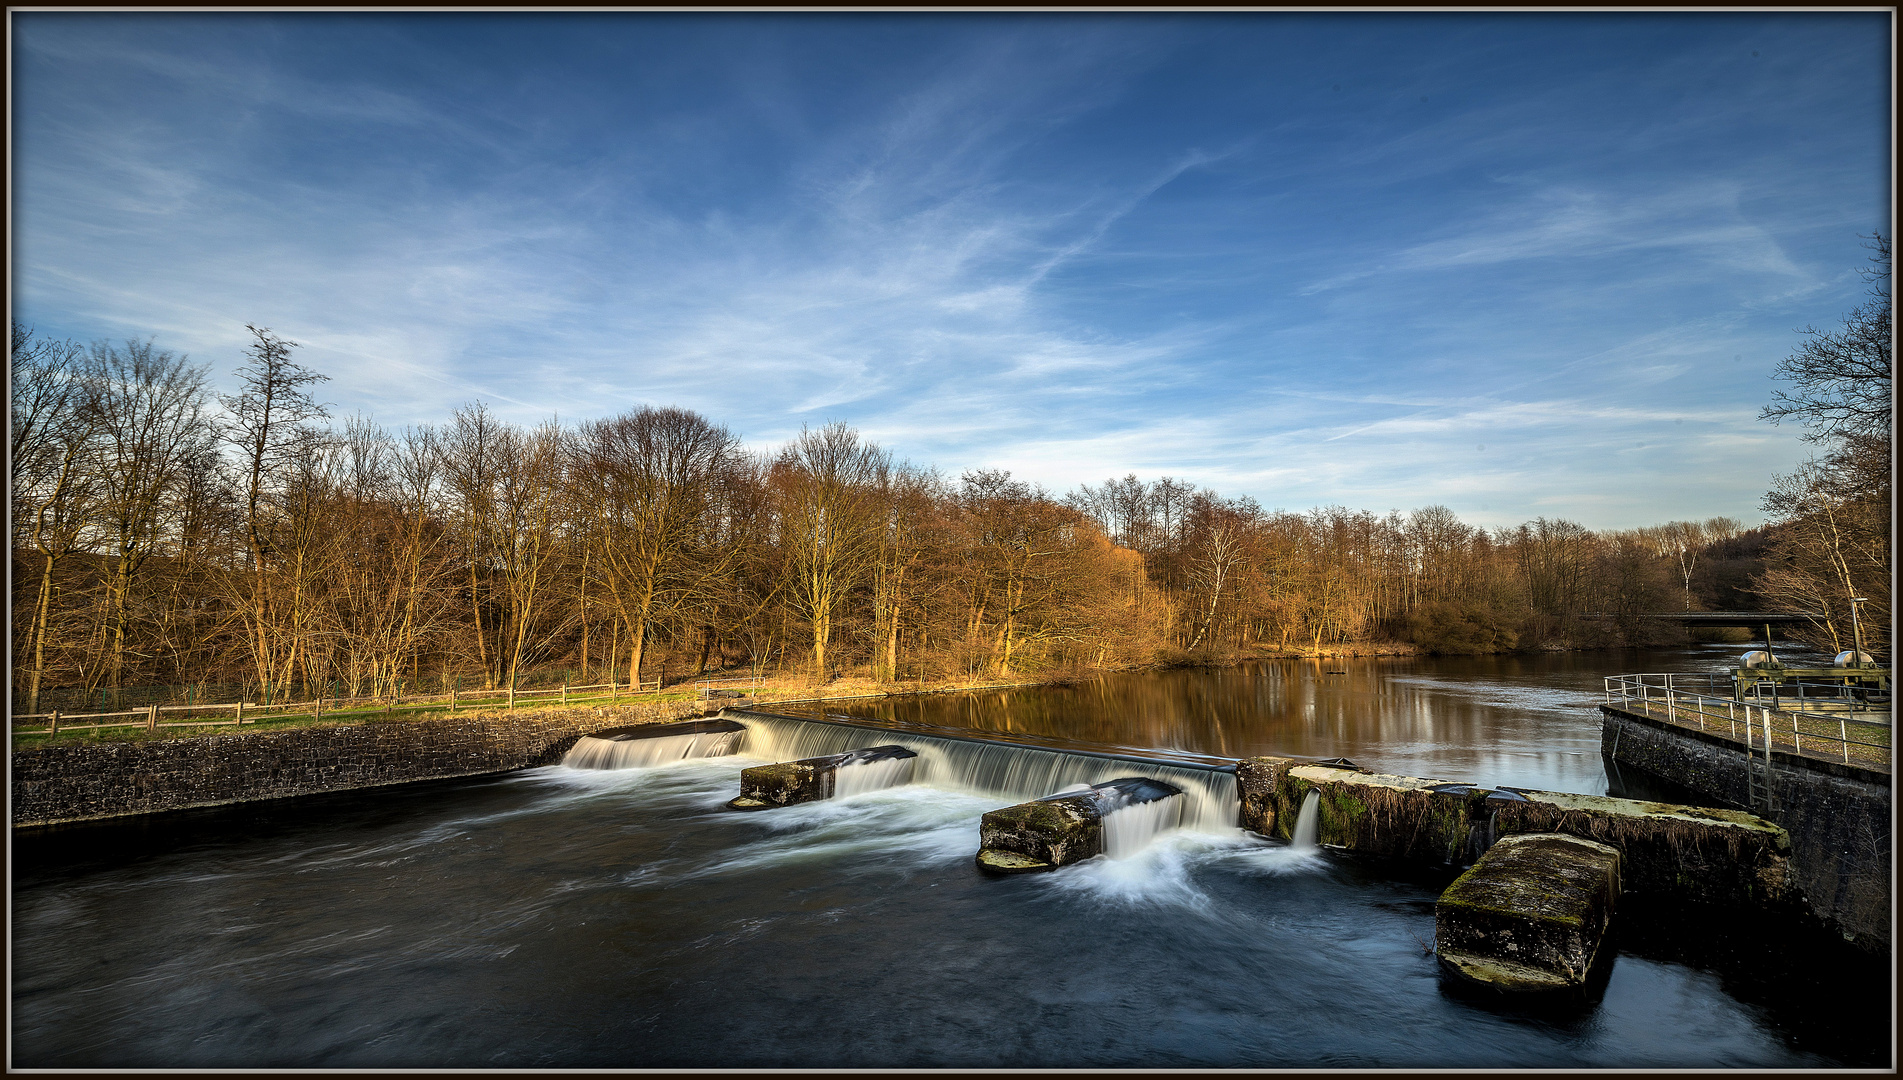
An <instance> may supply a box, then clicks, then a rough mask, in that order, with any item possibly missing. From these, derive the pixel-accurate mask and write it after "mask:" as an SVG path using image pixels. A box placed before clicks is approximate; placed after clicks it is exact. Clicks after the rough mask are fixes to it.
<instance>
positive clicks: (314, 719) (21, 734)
mask: <svg viewBox="0 0 1903 1080" xmlns="http://www.w3.org/2000/svg"><path fill="white" fill-rule="evenodd" d="M1051 681H1062V680H1038V682H1016V683H1004V684H996V683H985V684H971V683H915V682H905V683H880V682H875V681H873V680H870V679H856V678H846V679H839V680H836V681H834V682H832V683H828V684H826V685H824V686H815V685H810V684H805V683H800V682H792V681H789V682H785V683H778V684H769V685H764V686H761V687H759V688H758V689H757V690H754V691H753V694H752V697H751V698H750V700H751V701H752V702H753V703H754V704H756V705H763V706H764V705H771V704H773V703H775V702H795V701H813V700H831V699H836V698H837V699H850V698H866V697H888V696H893V695H906V694H921V693H923V694H932V693H957V692H965V691H972V690H983V689H987V688H993V689H995V688H1001V687H1004V686H1031V685H1038V683H1039V682H1051ZM700 700H701V698H700V692H699V691H698V690H696V689H695V688H694V687H692V686H689V685H683V686H679V687H670V688H669V689H666V690H662V691H660V692H658V693H656V692H653V691H650V692H647V693H642V694H628V693H621V694H612V695H611V694H608V693H593V692H591V693H589V694H588V695H586V696H583V695H581V694H570V695H569V696H568V702H567V703H566V704H565V705H564V704H563V703H562V702H561V701H560V700H558V699H557V698H555V697H553V696H552V695H547V694H540V693H538V694H536V695H535V696H528V695H521V694H518V696H517V700H516V706H515V709H514V710H513V711H514V712H518V713H520V712H529V711H534V712H538V713H540V712H547V711H550V710H560V709H564V708H566V709H600V708H610V707H616V706H629V707H633V706H645V705H655V704H664V705H679V704H685V703H690V702H700ZM732 703H733V701H732V699H719V698H716V699H710V700H708V701H706V702H705V705H706V707H707V710H708V711H710V712H712V711H716V710H718V709H720V708H721V707H722V706H723V705H727V704H732ZM246 708H247V715H246V716H245V718H244V724H243V725H242V726H240V725H238V724H234V723H233V722H232V719H233V718H232V715H231V714H230V713H226V714H225V715H224V716H223V717H214V718H209V719H206V720H205V721H204V722H203V723H195V722H188V721H186V720H182V719H171V720H168V719H165V716H166V714H164V713H161V714H160V725H161V726H160V727H159V728H158V730H156V731H147V730H146V729H145V727H144V726H143V725H142V724H141V725H140V726H136V727H134V726H128V727H106V728H86V727H69V726H67V725H68V724H71V723H75V722H79V723H83V722H84V717H83V715H82V716H78V717H72V718H69V719H66V720H63V721H62V722H61V725H60V730H59V733H58V734H57V735H52V734H49V733H48V732H47V731H46V730H45V726H46V725H45V721H40V720H34V721H28V722H27V723H28V724H29V725H31V726H30V727H28V728H25V729H16V730H15V731H14V732H13V733H12V734H13V747H14V749H16V750H23V749H32V748H35V747H41V746H48V745H52V744H54V743H58V744H60V745H68V744H72V743H112V742H151V741H160V740H165V739H189V738H200V737H203V736H207V735H238V734H250V733H252V732H256V731H292V730H296V729H299V728H311V727H348V726H351V725H356V724H390V723H413V722H416V721H420V720H438V719H443V718H445V717H448V716H451V715H452V713H451V711H450V708H449V703H448V702H447V701H443V700H430V701H425V702H420V703H414V704H406V705H394V704H376V705H364V706H361V707H351V708H342V709H328V708H327V709H325V710H324V712H323V714H322V715H321V716H312V715H311V714H310V713H309V712H303V713H292V714H289V715H278V714H273V713H268V712H262V711H260V710H257V709H253V708H252V707H251V706H247V707H246ZM509 712H510V710H509V709H508V707H507V706H506V704H504V703H503V702H499V701H496V700H493V699H484V700H480V701H469V700H467V699H464V700H462V701H460V702H458V704H457V707H456V709H455V712H454V713H453V715H455V716H464V717H467V716H477V715H482V716H507V715H509ZM172 715H174V716H177V715H179V714H172ZM114 719H130V718H118V717H115V718H114ZM36 729H37V730H36Z"/></svg>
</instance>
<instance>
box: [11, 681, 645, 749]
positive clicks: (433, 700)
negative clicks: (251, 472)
mask: <svg viewBox="0 0 1903 1080" xmlns="http://www.w3.org/2000/svg"><path fill="white" fill-rule="evenodd" d="M661 689H662V687H661V679H659V678H654V679H643V680H641V681H640V682H639V683H622V682H605V683H594V684H592V685H588V686H570V685H568V684H567V683H564V684H562V685H561V686H559V687H555V688H553V689H542V690H523V689H520V688H517V687H513V686H504V687H499V688H496V689H493V690H463V689H462V688H460V687H457V688H456V689H453V690H451V691H449V692H448V693H444V694H391V695H373V696H358V697H344V696H341V695H336V696H332V695H325V696H320V697H317V698H314V699H312V700H310V701H282V702H256V701H235V702H222V703H219V704H215V705H213V704H187V705H146V706H142V707H140V708H137V709H124V710H119V711H116V712H94V713H65V712H62V711H60V710H58V709H55V710H53V711H51V712H44V713H16V714H14V715H13V716H12V717H11V720H12V723H13V724H14V725H15V726H14V727H13V730H14V731H15V732H16V733H19V734H24V735H32V734H43V735H57V734H58V733H60V732H61V731H80V730H97V729H99V728H123V727H143V728H145V729H146V730H148V731H156V730H157V729H159V728H162V727H217V726H222V725H225V724H231V725H243V724H247V723H251V724H255V723H258V722H259V721H261V720H265V719H282V718H286V717H293V716H309V717H311V718H312V719H313V720H316V719H320V718H322V717H323V716H324V715H325V714H326V713H339V712H353V713H362V712H374V711H377V709H378V708H379V707H381V709H382V711H383V712H386V713H393V712H395V711H397V710H398V709H401V710H403V711H405V712H410V711H415V710H418V709H433V708H440V707H442V706H443V705H445V704H447V705H448V706H449V711H451V712H455V711H456V708H457V706H458V705H459V704H462V703H464V702H476V701H480V699H483V698H502V699H505V700H506V702H507V705H508V708H511V709H513V708H515V702H516V699H517V698H529V697H548V696H551V695H559V697H560V699H561V703H562V704H564V705H566V704H568V699H569V695H570V694H581V693H585V692H588V691H602V690H606V691H607V692H608V695H607V696H608V698H609V700H611V701H613V700H618V699H619V698H620V696H621V695H622V694H627V695H630V696H632V695H636V694H652V693H658V692H659V691H660V690H661ZM594 696H596V697H600V696H601V695H600V694H599V693H596V694H595V695H594ZM164 712H174V713H177V712H195V713H231V714H232V717H231V719H229V720H227V719H223V718H222V717H221V718H218V719H211V718H206V719H201V720H173V721H164V722H161V721H160V720H159V714H160V713H164ZM247 713H248V714H250V715H247ZM112 716H138V717H143V719H140V720H128V721H124V722H121V723H112V724H108V723H101V722H100V721H101V720H103V719H105V718H106V717H112ZM22 720H44V721H46V724H45V725H44V726H37V725H36V726H33V727H27V728H21V727H19V726H17V725H18V724H19V722H20V721H22Z"/></svg>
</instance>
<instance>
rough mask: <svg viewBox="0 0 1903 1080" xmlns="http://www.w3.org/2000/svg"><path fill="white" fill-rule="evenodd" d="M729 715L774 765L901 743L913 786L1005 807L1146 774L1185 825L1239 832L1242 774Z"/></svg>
mask: <svg viewBox="0 0 1903 1080" xmlns="http://www.w3.org/2000/svg"><path fill="white" fill-rule="evenodd" d="M724 715H726V716H728V717H730V718H733V719H736V720H739V721H740V722H741V723H743V724H745V725H746V728H747V733H746V737H745V740H744V742H743V743H742V744H741V745H740V746H739V747H737V748H736V751H735V752H737V753H743V754H746V755H747V756H749V757H755V758H761V759H764V760H767V761H796V760H799V759H801V758H812V757H821V756H824V755H828V754H838V753H842V752H844V751H847V750H855V749H861V748H864V747H869V746H878V745H887V744H891V743H895V742H897V743H902V744H903V745H904V746H905V747H906V748H907V749H910V750H912V751H914V752H915V753H917V754H918V757H916V758H911V759H907V760H909V761H911V762H912V782H913V783H918V784H927V785H930V786H932V787H937V788H945V789H948V790H951V791H961V792H967V793H970V794H973V795H984V796H989V797H992V798H996V799H1000V800H1003V802H1001V803H1000V805H1005V804H1007V803H1018V802H1029V801H1031V800H1033V799H1042V798H1045V797H1047V796H1049V795H1050V794H1051V793H1052V792H1056V791H1061V790H1063V789H1065V788H1075V787H1078V786H1080V785H1082V786H1088V785H1090V784H1100V783H1103V782H1105V781H1108V780H1115V779H1118V778H1120V777H1128V776H1145V777H1149V778H1151V779H1154V780H1161V781H1163V782H1164V783H1166V784H1170V785H1172V786H1174V787H1177V788H1180V789H1181V790H1182V792H1183V794H1182V796H1181V797H1180V798H1172V799H1165V800H1161V802H1163V803H1173V804H1176V805H1177V811H1176V812H1177V814H1178V819H1177V823H1179V824H1180V827H1182V828H1188V829H1197V830H1200V831H1203V832H1219V831H1225V830H1229V829H1234V828H1235V827H1236V824H1237V810H1238V807H1239V800H1238V798H1237V795H1236V778H1235V774H1234V773H1233V772H1229V771H1225V770H1222V769H1218V768H1210V767H1197V766H1195V765H1185V764H1173V763H1169V762H1164V761H1150V760H1140V759H1135V758H1131V757H1124V756H1119V755H1113V754H1108V753H1091V752H1086V751H1072V750H1043V749H1037V748H1035V747H1029V746H1016V745H1007V744H1003V743H990V742H984V741H982V740H981V739H979V738H976V737H961V736H944V735H924V734H913V733H911V732H909V731H906V730H904V729H903V728H902V727H899V726H895V725H891V724H883V725H879V726H876V727H874V726H867V727H857V726H853V725H851V724H847V723H839V722H828V721H814V720H801V719H796V718H793V717H786V716H774V715H770V714H763V713H753V712H743V711H739V710H728V711H727V712H726V713H725V714H724ZM868 767H870V766H866V765H859V766H852V767H848V768H842V769H840V770H839V771H838V775H837V780H836V784H837V785H840V786H836V787H835V788H834V793H835V797H837V796H838V795H840V794H844V791H843V785H845V784H846V782H847V778H848V776H850V775H851V773H852V770H853V769H854V768H861V769H862V768H868ZM868 779H870V777H868ZM854 782H855V783H857V781H856V780H855V781H854ZM1149 805H1151V804H1147V803H1145V804H1140V805H1138V806H1132V807H1128V808H1127V809H1125V810H1119V811H1116V812H1115V814H1112V815H1110V816H1108V817H1106V819H1105V827H1106V831H1107V830H1108V828H1109V827H1110V820H1109V818H1110V817H1114V816H1118V815H1122V814H1126V813H1129V812H1130V811H1134V810H1142V809H1143V807H1144V806H1149ZM1168 813H1169V811H1166V810H1164V809H1163V808H1161V807H1158V808H1157V809H1154V810H1149V811H1146V812H1145V813H1139V814H1136V815H1135V816H1133V817H1131V818H1130V819H1129V820H1128V822H1127V823H1125V822H1119V823H1118V828H1119V830H1120V831H1121V830H1123V829H1124V828H1125V826H1126V825H1127V826H1128V828H1129V829H1130V830H1131V831H1132V832H1133V833H1134V832H1138V831H1143V830H1149V831H1150V832H1154V831H1157V830H1159V829H1161V828H1166V827H1168V826H1167V825H1162V824H1153V825H1144V824H1143V821H1144V820H1145V818H1146V816H1149V817H1155V818H1158V819H1159V820H1163V819H1164V817H1165V815H1167V814H1168ZM1106 843H1108V841H1107V840H1106Z"/></svg>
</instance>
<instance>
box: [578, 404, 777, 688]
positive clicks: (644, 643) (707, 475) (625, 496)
mask: <svg viewBox="0 0 1903 1080" xmlns="http://www.w3.org/2000/svg"><path fill="white" fill-rule="evenodd" d="M577 441H578V452H577V461H576V469H575V472H574V479H573V481H572V486H573V487H574V489H575V490H576V492H577V495H578V497H577V501H578V504H579V505H580V507H581V508H582V513H583V514H584V515H586V516H587V517H589V518H590V519H591V526H592V528H591V535H592V536H594V537H595V538H596V540H597V541H598V544H599V546H598V547H597V548H596V549H595V550H594V551H593V552H592V557H593V559H594V561H595V562H596V564H597V565H598V566H599V568H600V569H599V573H600V576H601V578H602V580H603V583H604V586H605V587H606V589H607V592H608V595H609V598H610V601H611V603H612V604H613V605H614V607H615V610H616V611H617V612H618V613H619V614H620V616H621V620H622V622H623V624H624V625H626V626H627V627H628V628H629V632H630V634H631V639H632V640H631V648H630V652H629V657H628V681H629V682H630V683H637V684H638V683H639V681H640V677H641V674H640V673H641V665H642V662H643V660H644V659H645V657H646V654H647V648H648V635H649V632H650V629H651V627H652V625H653V624H654V622H655V621H656V620H657V619H659V618H661V617H663V616H669V615H673V614H676V613H678V612H681V611H683V610H685V609H686V608H687V607H689V606H691V605H694V604H695V603H696V602H705V601H707V600H710V599H711V598H713V597H714V596H715V595H716V593H717V592H718V584H719V582H720V580H721V578H722V577H723V576H724V575H725V572H726V570H727V568H728V566H729V564H730V562H731V560H732V558H733V557H734V553H735V551H736V548H734V546H732V545H730V544H710V543H708V542H707V541H708V540H709V539H710V538H712V537H713V536H714V535H715V533H717V532H718V531H719V530H718V527H717V522H715V521H714V520H713V517H714V515H715V513H716V511H717V509H718V496H719V494H720V491H721V486H722V484H723V481H724V480H725V477H726V474H727V472H728V471H729V470H730V469H732V468H733V467H734V466H735V464H736V459H737V456H738V454H739V440H737V439H736V438H735V437H734V436H733V434H732V433H731V432H729V431H728V430H727V429H726V428H724V427H720V426H719V425H716V424H714V423H712V422H710V421H708V420H707V419H706V418H705V417H702V416H701V415H700V414H698V413H694V412H689V411H687V410H685V409H672V408H669V409H656V408H650V407H646V406H643V407H642V408H639V409H636V410H634V411H632V412H629V413H624V414H623V415H621V416H618V417H614V418H612V419H608V420H598V421H596V422H594V423H592V424H587V425H584V426H583V428H582V430H581V432H580V433H579V436H578V440H577ZM703 644H704V645H705V644H706V643H705V641H704V642H703Z"/></svg>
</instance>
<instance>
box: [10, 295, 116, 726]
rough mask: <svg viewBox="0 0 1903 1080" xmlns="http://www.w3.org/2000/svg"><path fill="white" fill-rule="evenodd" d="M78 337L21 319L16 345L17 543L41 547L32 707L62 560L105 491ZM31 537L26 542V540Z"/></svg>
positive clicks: (32, 636) (93, 403) (27, 666)
mask: <svg viewBox="0 0 1903 1080" xmlns="http://www.w3.org/2000/svg"><path fill="white" fill-rule="evenodd" d="M85 360H86V354H85V350H84V349H83V348H82V347H81V346H80V345H79V344H78V343H76V342H71V341H47V340H45V339H39V340H35V339H34V337H33V333H32V331H30V330H27V329H26V328H24V327H22V326H21V325H20V324H19V323H14V324H13V341H12V352H11V353H10V361H11V363H10V368H9V371H10V374H11V376H12V395H11V404H12V411H11V420H12V430H11V432H10V434H11V436H12V441H11V451H12V456H11V465H12V488H11V495H12V514H11V517H12V521H13V530H14V537H15V539H14V544H15V547H16V548H18V547H23V546H26V545H31V546H32V547H33V548H34V549H35V550H36V551H38V552H39V555H40V580H39V589H38V593H37V596H36V597H35V601H34V606H33V619H32V623H31V626H30V628H29V630H28V633H27V635H26V640H25V642H24V644H25V645H26V647H27V649H28V654H27V657H26V662H25V663H23V664H21V665H20V667H21V668H22V669H24V670H25V671H26V672H27V705H26V711H27V712H29V713H36V712H38V711H39V708H40V685H41V683H42V682H43V681H44V678H45V673H46V637H47V633H48V622H49V619H50V617H51V609H52V598H53V590H54V579H53V571H54V568H55V567H56V565H57V564H58V563H59V561H60V560H61V559H63V558H65V557H66V556H67V555H68V554H70V553H72V552H73V551H76V550H79V549H80V548H81V546H82V543H83V538H84V537H85V535H86V530H87V526H88V525H90V524H91V522H92V515H93V512H94V509H95V506H94V503H95V500H96V496H97V494H98V479H99V478H98V475H97V471H96V468H97V464H98V462H97V461H96V460H93V456H94V455H95V454H96V451H97V450H98V446H97V436H98V435H99V431H100V427H101V417H100V412H99V402H98V396H97V394H98V385H97V382H96V381H95V380H94V379H92V378H91V377H89V373H88V371H87V370H86V365H85ZM22 540H24V541H25V544H22V543H21V541H22Z"/></svg>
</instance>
